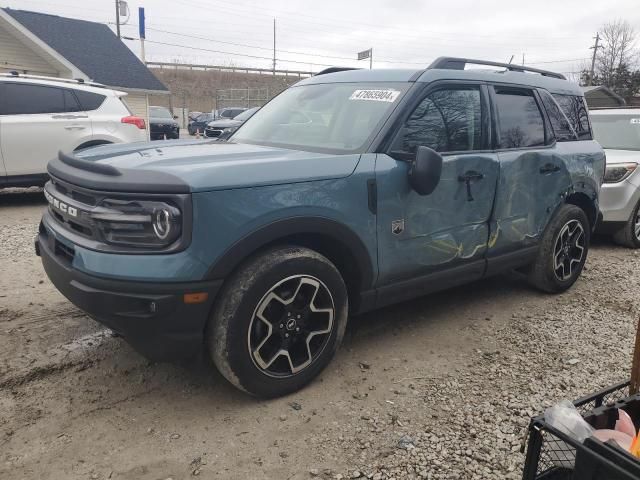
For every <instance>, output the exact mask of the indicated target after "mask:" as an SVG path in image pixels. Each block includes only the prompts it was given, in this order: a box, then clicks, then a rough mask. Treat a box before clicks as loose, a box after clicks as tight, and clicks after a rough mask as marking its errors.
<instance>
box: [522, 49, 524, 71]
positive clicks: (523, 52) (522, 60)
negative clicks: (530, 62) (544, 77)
mask: <svg viewBox="0 0 640 480" xmlns="http://www.w3.org/2000/svg"><path fill="white" fill-rule="evenodd" d="M522 66H523V67H524V52H522Z"/></svg>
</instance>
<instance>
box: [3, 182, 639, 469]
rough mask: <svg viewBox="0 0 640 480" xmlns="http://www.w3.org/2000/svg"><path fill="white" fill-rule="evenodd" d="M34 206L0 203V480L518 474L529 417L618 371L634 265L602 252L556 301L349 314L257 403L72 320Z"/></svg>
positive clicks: (616, 252) (632, 308)
mask: <svg viewBox="0 0 640 480" xmlns="http://www.w3.org/2000/svg"><path fill="white" fill-rule="evenodd" d="M44 206H45V203H44V199H43V197H42V194H41V192H40V191H38V190H32V191H30V192H26V193H25V192H22V191H20V192H12V191H5V192H0V244H1V245H2V248H1V249H0V479H136V480H138V479H140V480H145V479H149V480H156V479H157V480H160V479H168V478H171V479H174V480H177V479H187V478H191V477H200V478H231V479H235V478H238V479H263V478H264V479H304V478H312V477H314V476H315V477H319V478H343V477H344V478H350V477H351V478H359V477H368V478H374V479H376V480H378V479H385V478H519V477H520V476H521V471H522V464H523V460H524V456H523V455H522V454H521V453H520V444H521V441H522V437H523V435H524V432H525V429H526V425H527V422H528V419H529V417H530V416H531V415H533V414H535V413H536V412H538V411H539V410H541V409H542V408H544V406H546V405H549V404H551V403H553V402H555V401H557V400H560V399H562V398H575V397H579V396H581V395H583V394H586V393H589V392H591V391H594V390H597V389H598V388H600V387H605V386H608V385H610V384H613V383H615V382H617V381H619V380H621V379H624V378H625V377H627V375H628V369H629V367H630V361H631V358H630V355H631V346H632V341H633V335H634V328H635V322H636V321H637V318H638V314H639V312H640V308H639V303H638V292H639V290H638V286H639V284H640V268H639V267H640V256H639V255H638V254H637V253H635V252H633V251H630V250H626V249H624V248H621V247H617V246H615V245H613V244H612V243H610V242H609V241H608V240H607V239H598V240H597V241H596V243H595V245H594V246H593V248H592V251H591V254H590V258H589V262H588V265H587V270H586V271H585V273H584V276H583V278H582V279H581V280H580V281H579V282H578V284H576V286H575V287H574V289H572V290H571V291H569V292H567V293H565V294H563V295H559V296H548V295H543V294H540V293H538V292H536V291H533V290H531V289H530V288H529V287H528V286H527V285H526V283H524V282H523V281H522V280H521V279H520V278H518V277H517V276H515V275H508V276H502V277H497V278H492V279H489V280H485V281H482V282H477V283H474V284H471V285H468V286H465V287H462V288H457V289H454V290H451V291H448V292H445V293H441V294H436V295H431V296H428V297H425V298H422V299H419V300H415V301H412V302H407V303H404V304H401V305H397V306H394V307H390V308H386V309H384V310H381V311H379V312H375V313H371V314H367V315H365V316H362V317H359V318H355V319H352V320H351V323H350V326H349V328H348V331H347V335H346V337H345V341H344V344H343V346H342V348H341V349H340V350H339V352H338V355H337V356H336V358H335V359H334V361H333V362H332V363H331V365H330V366H329V367H328V368H327V369H326V371H325V372H323V373H322V375H321V376H320V378H318V379H317V380H316V381H315V382H313V383H312V384H311V385H310V386H309V387H308V388H306V389H304V390H303V391H301V392H299V393H297V394H294V395H291V396H289V397H286V398H282V399H277V400H271V401H259V400H256V399H252V398H249V397H247V396H246V395H244V394H242V393H240V392H238V391H237V390H235V389H234V388H233V387H231V386H230V385H229V384H228V383H226V381H225V380H224V379H223V378H222V377H221V376H220V375H219V374H218V373H217V372H215V371H214V370H213V368H212V367H211V366H210V364H208V363H207V362H205V361H190V362H186V363H182V364H177V365H176V364H154V363H149V362H148V361H146V360H145V359H144V358H143V357H141V356H140V355H138V354H137V353H136V352H135V351H133V350H132V349H131V348H130V347H129V346H128V345H127V344H126V343H125V342H124V341H123V340H122V339H120V338H116V337H114V336H112V335H111V334H110V332H108V331H106V330H105V329H104V328H103V327H101V326H100V325H99V324H97V323H95V322H94V321H92V320H91V319H89V318H87V317H86V316H85V315H84V314H83V313H82V312H80V311H79V310H77V309H76V308H75V307H73V306H72V305H71V304H70V303H69V302H68V301H67V300H66V299H65V298H64V297H63V296H62V295H61V294H59V293H58V292H57V291H56V290H55V288H54V287H53V286H52V285H51V283H50V282H49V281H48V279H47V278H46V276H45V274H44V271H43V269H42V266H41V264H40V261H39V259H38V258H37V257H36V256H35V255H34V253H33V239H34V236H35V232H36V230H37V224H38V221H39V216H40V214H41V211H42V209H43V208H44Z"/></svg>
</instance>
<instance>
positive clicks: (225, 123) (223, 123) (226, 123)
mask: <svg viewBox="0 0 640 480" xmlns="http://www.w3.org/2000/svg"><path fill="white" fill-rule="evenodd" d="M242 123H243V122H242V120H214V121H213V122H209V123H208V124H207V127H213V128H229V127H237V126H239V125H242Z"/></svg>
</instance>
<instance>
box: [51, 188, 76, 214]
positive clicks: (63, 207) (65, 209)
mask: <svg viewBox="0 0 640 480" xmlns="http://www.w3.org/2000/svg"><path fill="white" fill-rule="evenodd" d="M44 196H45V198H46V199H47V201H48V202H49V205H51V206H52V207H53V208H55V209H56V210H60V211H61V212H62V213H66V214H67V215H70V216H72V217H77V216H78V209H76V208H75V207H72V206H71V205H67V204H66V203H64V202H61V201H60V200H58V199H57V198H56V197H54V196H53V195H51V194H50V193H49V192H47V191H46V190H45V191H44Z"/></svg>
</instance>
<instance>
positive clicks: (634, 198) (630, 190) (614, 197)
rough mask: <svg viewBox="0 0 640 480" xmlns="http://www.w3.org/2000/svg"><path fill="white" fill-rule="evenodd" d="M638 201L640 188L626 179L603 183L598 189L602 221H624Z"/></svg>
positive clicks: (639, 199)
mask: <svg viewBox="0 0 640 480" xmlns="http://www.w3.org/2000/svg"><path fill="white" fill-rule="evenodd" d="M638 202H640V188H638V187H636V186H635V185H634V184H632V183H631V182H629V181H628V180H623V181H622V182H619V183H605V184H603V185H602V189H601V190H600V210H601V211H602V215H603V221H604V223H605V224H606V223H625V222H627V221H628V220H629V218H630V217H631V214H632V213H633V211H634V209H635V207H636V205H638Z"/></svg>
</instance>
